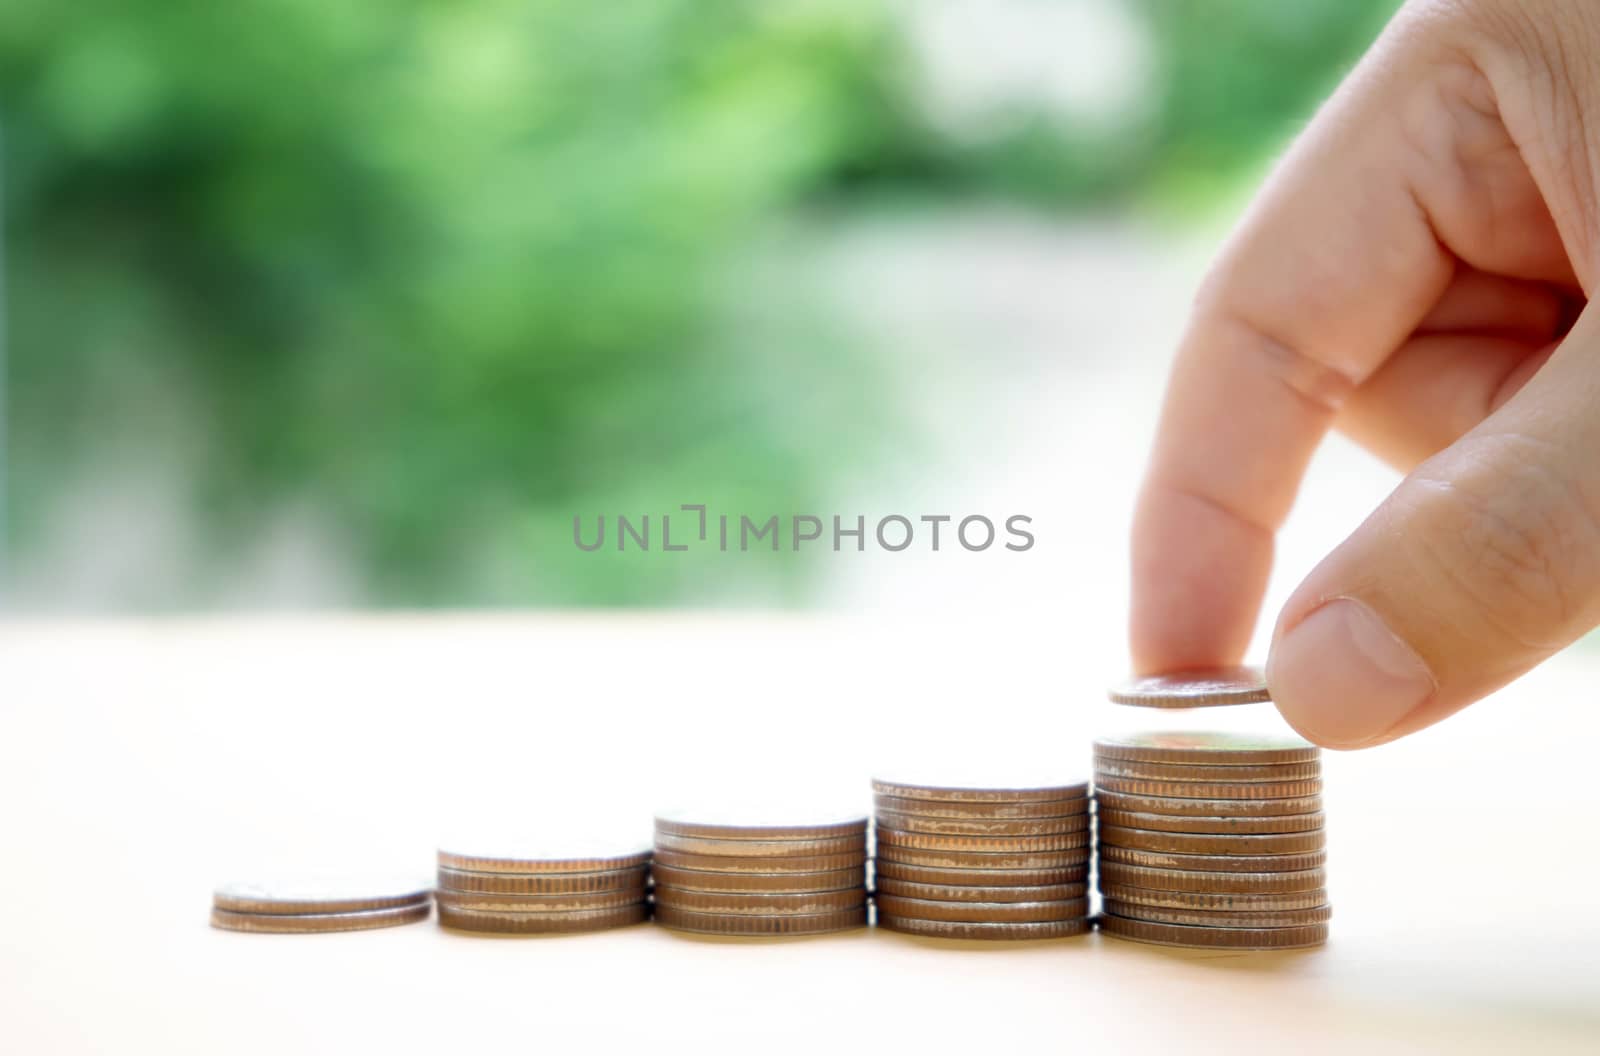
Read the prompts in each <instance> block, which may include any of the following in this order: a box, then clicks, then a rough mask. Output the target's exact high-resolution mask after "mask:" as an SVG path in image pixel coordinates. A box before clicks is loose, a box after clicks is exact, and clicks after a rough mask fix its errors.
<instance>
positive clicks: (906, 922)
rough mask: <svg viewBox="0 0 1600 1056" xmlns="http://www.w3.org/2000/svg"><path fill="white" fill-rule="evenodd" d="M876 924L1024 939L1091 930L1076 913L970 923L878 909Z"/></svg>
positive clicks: (933, 934)
mask: <svg viewBox="0 0 1600 1056" xmlns="http://www.w3.org/2000/svg"><path fill="white" fill-rule="evenodd" d="M878 927H880V928H882V929H884V930H885V931H898V932H902V933H904V934H907V935H922V936H924V937H926V938H930V939H984V940H1006V941H1011V942H1025V941H1028V940H1030V939H1066V938H1070V937H1072V936H1074V935H1087V934H1089V932H1090V930H1092V926H1091V924H1090V922H1089V919H1088V918H1087V917H1079V918H1077V919H1074V920H1049V921H1042V922H1038V923H1032V924H1028V923H1015V924H1012V923H983V924H973V923H967V922H964V921H955V920H922V919H919V918H917V917H897V916H895V915H894V914H892V913H879V914H878Z"/></svg>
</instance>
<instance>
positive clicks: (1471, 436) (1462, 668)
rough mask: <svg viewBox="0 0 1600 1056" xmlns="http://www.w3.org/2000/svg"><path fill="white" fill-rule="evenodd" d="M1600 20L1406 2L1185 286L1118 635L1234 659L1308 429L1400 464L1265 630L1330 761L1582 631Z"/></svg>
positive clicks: (1594, 476)
mask: <svg viewBox="0 0 1600 1056" xmlns="http://www.w3.org/2000/svg"><path fill="white" fill-rule="evenodd" d="M1595 56H1600V4H1595V3H1592V2H1590V0H1453V2H1447V0H1433V2H1414V3H1411V4H1408V5H1407V6H1406V7H1405V8H1404V9H1402V11H1401V12H1400V13H1399V14H1398V15H1397V16H1396V18H1395V20H1394V21H1393V23H1391V25H1390V26H1389V27H1388V29H1386V30H1385V32H1384V34H1383V35H1382V37H1381V38H1380V39H1379V40H1378V42H1377V43H1376V44H1375V45H1374V46H1373V48H1372V50H1371V51H1370V52H1369V53H1368V55H1367V56H1366V58H1365V59H1364V60H1363V61H1362V63H1361V64H1360V65H1359V66H1358V67H1357V69H1356V70H1355V71H1354V72H1353V73H1352V74H1351V75H1350V76H1349V78H1348V79H1347V80H1346V82H1345V83H1344V84H1343V85H1342V86H1341V87H1340V88H1339V90H1338V92H1337V93H1336V94H1335V95H1334V97H1333V98H1332V99H1331V100H1329V102H1328V103H1327V104H1326V105H1325V106H1324V108H1323V110H1322V111H1321V112H1320V113H1319V114H1318V115H1317V117H1316V119H1315V121H1313V122H1312V124H1311V125H1310V127H1309V128H1308V129H1307V130H1306V131H1305V133H1304V134H1303V135H1302V136H1301V137H1300V138H1299V140H1298V141H1297V142H1296V143H1295V144H1294V146H1293V147H1292V148H1291V150H1290V151H1289V153H1288V155H1287V156H1286V157H1285V158H1284V159H1283V161H1282V162H1281V163H1280V165H1279V166H1278V168H1277V170H1276V171H1275V172H1274V174H1273V175H1272V177H1271V178H1270V179H1269V180H1268V182H1267V184H1266V185H1265V187H1264V188H1263V189H1262V190H1261V192H1260V194H1259V196H1258V198H1257V199H1256V201H1255V202H1254V203H1253V205H1252V207H1251V208H1250V210H1249V211H1248V213H1247V214H1246V216H1245V218H1244V219H1243V221H1242V222H1241V224H1240V226H1239V228H1238V230H1237V231H1236V232H1235V233H1234V235H1233V236H1232V237H1231V238H1230V240H1229V242H1228V243H1227V245H1226V246H1225V247H1224V249H1223V251H1222V252H1221V254H1220V255H1219V258H1218V259H1217V261H1216V263H1215V265H1214V266H1213V268H1212V271H1211V273H1210V275H1209V276H1208V278H1207V280H1206V282H1205V283H1204V285H1203V288H1202V290H1201V291H1200V293H1199V295H1198V297H1197V298H1196V301H1195V305H1194V309H1193V313H1192V316H1191V319H1190V321H1189V325H1188V327H1187V329H1186V331H1185V334H1184V337H1183V339H1182V341H1181V343H1180V346H1179V349H1178V353H1177V357H1176V360H1175V362H1174V366H1173V370H1172V377H1171V380H1170V383H1169V388H1168V392H1167V395H1166V400H1165V403H1164V405H1163V410H1162V419H1161V425H1160V429H1159V431H1158V434H1157V438H1156V443H1155V448H1154V451H1153V453H1152V455H1151V461H1150V468H1149V471H1148V474H1147V476H1146V479H1145V482H1144V486H1143V489H1142V491H1141V494H1140V499H1139V506H1138V510H1137V514H1136V517H1135V522H1134V533H1133V569H1132V571H1133V613H1132V624H1131V646H1132V650H1133V659H1134V664H1135V667H1136V668H1137V669H1138V670H1139V671H1140V672H1142V673H1156V672H1161V671H1167V670H1174V669H1179V668H1185V667H1196V666H1211V665H1216V664H1228V663H1234V662H1237V661H1238V660H1239V659H1240V658H1241V654H1242V653H1243V651H1244V649H1245V647H1246V646H1247V645H1248V642H1249V639H1250V635H1251V631H1252V628H1253V626H1254V623H1255V620H1256V618H1257V616H1258V615H1259V609H1260V606H1261V599H1262V594H1263V592H1264V590H1265V588H1266V582H1267V577H1268V574H1269V572H1270V570H1271V565H1272V547H1273V538H1274V535H1275V534H1276V532H1277V530H1278V528H1279V527H1280V526H1281V525H1282V523H1283V521H1284V519H1285V517H1286V516H1287V515H1288V512H1289V508H1290V506H1291V504H1292V503H1293V501H1294V497H1295V493H1296V490H1297V489H1298V487H1299V484H1300V480H1301V477H1302V475H1303V474H1304V472H1305V469H1306V465H1307V463H1308V462H1309V460H1310V458H1311V455H1312V453H1313V451H1314V450H1315V448H1316V446H1317V445H1318V443H1319V442H1320V441H1321V439H1322V438H1323V436H1324V435H1325V433H1326V432H1327V431H1328V430H1329V429H1331V428H1339V429H1341V430H1343V431H1345V432H1347V433H1348V434H1349V435H1351V436H1352V437H1353V438H1355V439H1356V440H1357V441H1358V442H1360V443H1362V444H1363V445H1365V446H1366V447H1368V448H1369V449H1371V450H1373V451H1374V452H1376V453H1377V454H1378V455H1380V456H1381V457H1383V458H1384V459H1385V460H1386V461H1388V462H1390V463H1391V464H1393V465H1395V466H1396V467H1398V468H1399V469H1401V470H1402V471H1404V472H1405V473H1406V474H1407V476H1406V477H1405V479H1404V480H1402V482H1401V483H1400V485H1399V486H1398V487H1397V488H1396V489H1395V491H1394V493H1393V494H1392V495H1390V497H1389V498H1388V499H1387V500H1385V502H1384V503H1383V504H1382V505H1381V506H1380V507H1379V508H1378V509H1377V510H1376V511H1374V512H1373V513H1372V515H1371V516H1370V517H1369V518H1368V519H1367V520H1366V522H1365V523H1364V524H1362V525H1361V527H1360V528H1358V529H1357V530H1356V531H1355V533H1354V534H1352V535H1351V536H1350V538H1349V539H1347V540H1346V541H1345V542H1344V543H1343V544H1341V545H1340V546H1339V547H1338V548H1337V549H1336V550H1335V551H1334V552H1333V553H1331V554H1330V555H1328V557H1327V558H1326V559H1325V560H1323V561H1322V563H1321V564H1319V565H1318V566H1317V567H1316V569H1314V570H1313V571H1312V572H1311V574H1310V575H1309V576H1308V577H1307V578H1306V579H1305V581H1304V582H1303V583H1302V584H1301V585H1300V587H1299V588H1298V589H1297V590H1296V591H1295V593H1294V594H1293V596H1292V597H1291V598H1290V600H1289V602H1288V603H1287V604H1286V605H1285V607H1284V610H1283V612H1282V613H1281V614H1280V616H1279V619H1278V623H1277V627H1276V629H1275V631H1274V635H1273V645H1272V650H1271V654H1270V656H1269V659H1268V665H1267V677H1268V682H1269V685H1270V686H1271V688H1272V692H1273V698H1274V700H1275V701H1276V702H1277V705H1278V707H1279V709H1280V710H1281V711H1282V712H1283V714H1284V717H1285V718H1286V719H1287V720H1288V721H1289V722H1290V724H1291V725H1293V726H1294V727H1295V728H1296V729H1298V730H1299V731H1300V732H1301V733H1303V734H1304V735H1305V736H1307V737H1308V738H1310V739H1311V740H1313V741H1315V742H1317V743H1319V744H1323V745H1326V746H1328V747H1335V748H1355V747H1364V746H1367V745H1372V744H1379V743H1383V742H1384V741H1387V740H1392V739H1394V738H1396V737H1400V736H1404V735H1406V734H1408V733H1411V732H1413V731H1415V730H1418V729H1420V728H1422V727H1424V726H1427V725H1429V724H1431V723H1433V722H1436V721H1438V720H1439V719H1441V718H1443V717H1445V716H1447V715H1449V714H1451V713H1452V712H1454V711H1456V710H1458V709H1460V708H1462V707H1465V706H1466V705H1468V704H1470V703H1472V702H1473V701H1475V700H1477V699H1479V698H1480V697H1482V696H1484V695H1485V694H1487V693H1489V692H1491V691H1493V690H1494V689H1496V688H1498V687H1499V686H1501V685H1504V684H1505V683H1506V682H1509V681H1510V680H1512V679H1513V678H1516V677H1517V676H1518V675H1520V674H1522V673H1523V672H1525V671H1527V670H1528V669H1529V668H1531V667H1533V666H1534V665H1536V664H1537V663H1539V662H1540V661H1542V660H1544V659H1545V658H1547V657H1548V656H1549V655H1551V654H1552V653H1554V652H1555V651H1557V650H1559V649H1560V648H1562V647H1563V646H1565V645H1567V644H1568V643H1570V642H1571V641H1573V640H1574V639H1576V638H1577V637H1579V636H1580V635H1582V634H1583V633H1585V632H1586V631H1588V630H1589V629H1591V628H1593V627H1594V626H1596V625H1597V624H1600V360H1597V357H1600V316H1597V315H1596V313H1595V312H1593V311H1591V310H1590V309H1589V307H1588V292H1589V290H1590V289H1591V285H1592V283H1593V282H1594V281H1595V280H1596V279H1597V277H1600V62H1597V61H1596V59H1595Z"/></svg>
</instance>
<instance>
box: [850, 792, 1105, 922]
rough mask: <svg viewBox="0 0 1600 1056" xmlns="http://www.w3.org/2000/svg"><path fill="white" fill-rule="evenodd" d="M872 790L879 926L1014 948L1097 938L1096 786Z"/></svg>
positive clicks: (874, 885) (876, 903)
mask: <svg viewBox="0 0 1600 1056" xmlns="http://www.w3.org/2000/svg"><path fill="white" fill-rule="evenodd" d="M872 788H873V792H874V793H875V795H874V801H875V803H876V807H877V813H876V821H877V841H878V848H877V856H876V858H875V860H874V866H873V868H874V876H875V881H874V884H873V900H874V903H875V905H876V906H877V912H878V926H879V927H882V928H887V929H888V930H890V931H899V932H909V933H911V934H915V935H926V936H932V937H936V938H947V939H1012V940H1015V939H1056V938H1064V937H1066V936H1070V935H1082V934H1085V933H1087V932H1088V931H1089V930H1090V926H1089V898H1088V886H1087V880H1088V873H1089V786H1088V783H1087V782H1078V783H1068V784H1048V785H1030V786H1023V787H998V786H996V787H984V786H980V785H961V786H951V785H943V786H941V785H914V784H908V783H905V782H900V781H885V780H881V779H878V780H874V781H873V782H872Z"/></svg>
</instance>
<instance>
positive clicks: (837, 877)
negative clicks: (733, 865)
mask: <svg viewBox="0 0 1600 1056" xmlns="http://www.w3.org/2000/svg"><path fill="white" fill-rule="evenodd" d="M655 878H656V883H657V884H658V885H667V886H670V887H675V888H678V889H679V890H680V891H701V892H705V893H706V894H719V893H720V894H738V893H741V892H749V893H752V894H758V893H762V892H765V893H769V894H784V893H789V894H800V893H815V892H819V891H845V890H848V889H850V888H852V887H865V886H866V883H867V869H866V866H859V865H858V866H856V867H855V868H853V869H831V870H829V871H827V872H822V873H712V872H705V871H703V870H699V869H674V868H673V867H672V866H670V865H661V864H659V863H658V864H657V865H656V866H655Z"/></svg>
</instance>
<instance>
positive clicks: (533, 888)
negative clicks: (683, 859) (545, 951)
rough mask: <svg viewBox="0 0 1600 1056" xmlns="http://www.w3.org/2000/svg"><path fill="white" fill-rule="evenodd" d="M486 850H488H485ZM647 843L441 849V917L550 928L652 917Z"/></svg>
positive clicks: (451, 924) (478, 925)
mask: <svg viewBox="0 0 1600 1056" xmlns="http://www.w3.org/2000/svg"><path fill="white" fill-rule="evenodd" d="M484 850H487V849H484ZM649 873H650V849H649V848H648V847H629V846H623V847H588V848H577V847H568V848H565V849H564V852H557V853H551V854H538V855H535V854H528V853H526V852H525V851H524V852H520V853H513V854H504V853H498V852H496V853H467V850H466V849H465V848H463V849H461V850H448V851H447V850H441V851H439V886H438V889H437V890H436V891H435V892H434V899H435V901H437V902H438V904H439V923H440V924H441V925H442V926H444V927H448V928H459V929H461V930H462V931H475V932H495V933H499V934H504V935H551V934H570V933H572V932H581V931H604V930H606V929H607V928H620V927H623V926H624V925H628V924H638V923H641V922H642V921H644V920H646V919H648V918H649V915H650V906H649V903H648V901H647V899H648V894H649V892H648V883H649Z"/></svg>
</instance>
